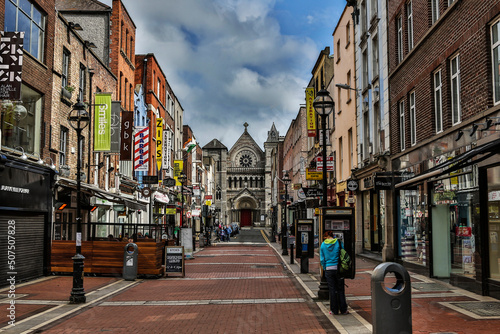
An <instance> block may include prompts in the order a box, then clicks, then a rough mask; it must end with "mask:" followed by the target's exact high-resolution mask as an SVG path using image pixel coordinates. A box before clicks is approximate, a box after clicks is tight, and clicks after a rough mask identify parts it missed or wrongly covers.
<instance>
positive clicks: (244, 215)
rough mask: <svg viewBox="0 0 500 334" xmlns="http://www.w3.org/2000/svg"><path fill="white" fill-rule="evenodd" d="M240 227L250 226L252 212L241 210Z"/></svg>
mask: <svg viewBox="0 0 500 334" xmlns="http://www.w3.org/2000/svg"><path fill="white" fill-rule="evenodd" d="M240 225H241V226H252V211H251V210H248V209H245V210H241V222H240Z"/></svg>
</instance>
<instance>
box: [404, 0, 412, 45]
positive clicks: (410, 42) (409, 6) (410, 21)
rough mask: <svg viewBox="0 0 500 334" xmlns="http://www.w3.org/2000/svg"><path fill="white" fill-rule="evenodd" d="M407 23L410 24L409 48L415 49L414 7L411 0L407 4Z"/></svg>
mask: <svg viewBox="0 0 500 334" xmlns="http://www.w3.org/2000/svg"><path fill="white" fill-rule="evenodd" d="M406 14H407V24H408V50H411V49H413V9H412V5H411V1H409V2H408V3H407V4H406Z"/></svg>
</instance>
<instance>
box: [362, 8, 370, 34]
mask: <svg viewBox="0 0 500 334" xmlns="http://www.w3.org/2000/svg"><path fill="white" fill-rule="evenodd" d="M367 29H368V12H367V9H366V1H363V2H362V3H361V32H362V33H363V34H364V33H366V30H367Z"/></svg>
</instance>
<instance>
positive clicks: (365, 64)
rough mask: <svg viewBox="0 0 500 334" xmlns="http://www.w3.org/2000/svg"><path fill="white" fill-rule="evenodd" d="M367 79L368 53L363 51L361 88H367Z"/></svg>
mask: <svg viewBox="0 0 500 334" xmlns="http://www.w3.org/2000/svg"><path fill="white" fill-rule="evenodd" d="M369 83H370V82H369V79H368V52H367V50H366V49H365V50H364V51H363V87H365V88H366V87H368V84H369Z"/></svg>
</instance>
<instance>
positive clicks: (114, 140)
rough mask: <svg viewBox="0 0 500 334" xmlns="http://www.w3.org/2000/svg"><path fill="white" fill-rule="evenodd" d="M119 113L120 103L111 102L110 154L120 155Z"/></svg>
mask: <svg viewBox="0 0 500 334" xmlns="http://www.w3.org/2000/svg"><path fill="white" fill-rule="evenodd" d="M120 111H121V102H120V101H113V102H111V150H110V152H111V153H120V135H121V134H120V125H121V124H120Z"/></svg>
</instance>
